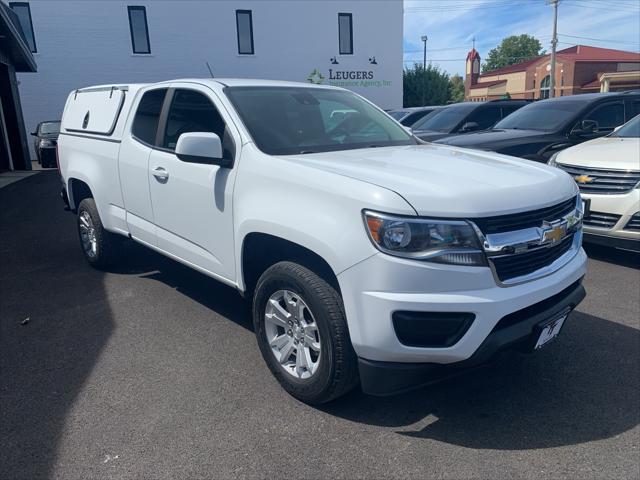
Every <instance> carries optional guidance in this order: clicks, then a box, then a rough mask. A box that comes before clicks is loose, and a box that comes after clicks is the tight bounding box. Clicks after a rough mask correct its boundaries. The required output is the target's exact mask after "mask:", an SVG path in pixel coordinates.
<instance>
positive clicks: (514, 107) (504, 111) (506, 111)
mask: <svg viewBox="0 0 640 480" xmlns="http://www.w3.org/2000/svg"><path fill="white" fill-rule="evenodd" d="M520 107H522V105H509V106H508V107H502V118H504V117H506V116H507V115H510V114H512V113H513V112H515V111H516V110H518V109H519V108H520Z"/></svg>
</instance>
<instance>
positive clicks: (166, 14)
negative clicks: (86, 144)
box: [2, 0, 402, 130]
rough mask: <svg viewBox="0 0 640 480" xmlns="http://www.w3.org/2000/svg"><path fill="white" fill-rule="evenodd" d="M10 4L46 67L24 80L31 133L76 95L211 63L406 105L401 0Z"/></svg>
mask: <svg viewBox="0 0 640 480" xmlns="http://www.w3.org/2000/svg"><path fill="white" fill-rule="evenodd" d="M2 1H6V0H2ZM7 3H9V5H10V6H11V7H12V8H13V9H14V11H16V12H17V13H18V14H19V15H20V22H21V25H22V27H23V30H24V33H25V36H26V38H27V40H28V43H29V44H30V46H31V48H32V50H34V57H35V60H36V62H37V64H38V72H37V73H22V74H19V75H18V79H19V82H20V87H19V88H20V95H21V100H22V108H23V112H24V117H25V123H26V126H27V129H29V130H33V129H34V127H35V126H36V124H37V123H38V122H41V121H43V120H55V119H59V118H60V115H61V114H62V109H63V106H64V101H65V98H66V96H67V94H68V93H69V92H70V91H71V90H73V89H76V88H80V87H85V86H88V85H96V84H109V83H132V82H137V83H144V82H155V81H161V80H168V79H173V78H185V77H208V76H210V73H209V67H208V66H207V63H208V64H209V66H210V68H211V71H212V72H213V74H214V75H215V76H216V77H249V78H265V79H278V80H292V81H301V82H307V81H310V82H315V83H324V84H328V85H338V86H343V87H346V88H349V89H352V90H354V91H356V92H358V93H360V94H362V95H364V96H365V97H367V98H368V99H370V100H372V101H373V102H375V103H376V104H378V105H379V106H380V107H382V108H395V107H401V106H402V1H401V0H385V1H377V0H347V1H326V0H283V1H271V0H237V1H214V0H209V1H207V0H198V1H196V0H130V1H126V2H125V1H118V0H83V1H77V0H74V1H68V0H32V1H28V2H11V1H9V2H7Z"/></svg>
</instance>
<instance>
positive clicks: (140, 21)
mask: <svg viewBox="0 0 640 480" xmlns="http://www.w3.org/2000/svg"><path fill="white" fill-rule="evenodd" d="M127 10H128V11H129V30H130V31H131V47H132V48H133V53H143V54H148V53H151V44H150V43H149V26H148V25H147V9H146V8H145V7H139V6H128V7H127Z"/></svg>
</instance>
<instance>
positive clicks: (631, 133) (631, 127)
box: [609, 115, 640, 138]
mask: <svg viewBox="0 0 640 480" xmlns="http://www.w3.org/2000/svg"><path fill="white" fill-rule="evenodd" d="M609 136H610V137H619V138H640V115H636V116H635V117H633V119H631V120H629V121H628V122H627V123H625V124H624V125H623V126H621V127H620V128H619V129H618V130H617V131H615V132H613V133H612V134H611V135H609Z"/></svg>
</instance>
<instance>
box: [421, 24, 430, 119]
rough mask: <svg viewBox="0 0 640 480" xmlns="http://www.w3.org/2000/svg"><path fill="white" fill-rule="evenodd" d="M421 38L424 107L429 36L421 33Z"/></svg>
mask: <svg viewBox="0 0 640 480" xmlns="http://www.w3.org/2000/svg"><path fill="white" fill-rule="evenodd" d="M421 38H422V43H424V50H423V54H422V106H423V107H424V102H425V98H426V95H427V40H429V37H427V36H426V35H423V36H422V37H421Z"/></svg>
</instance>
